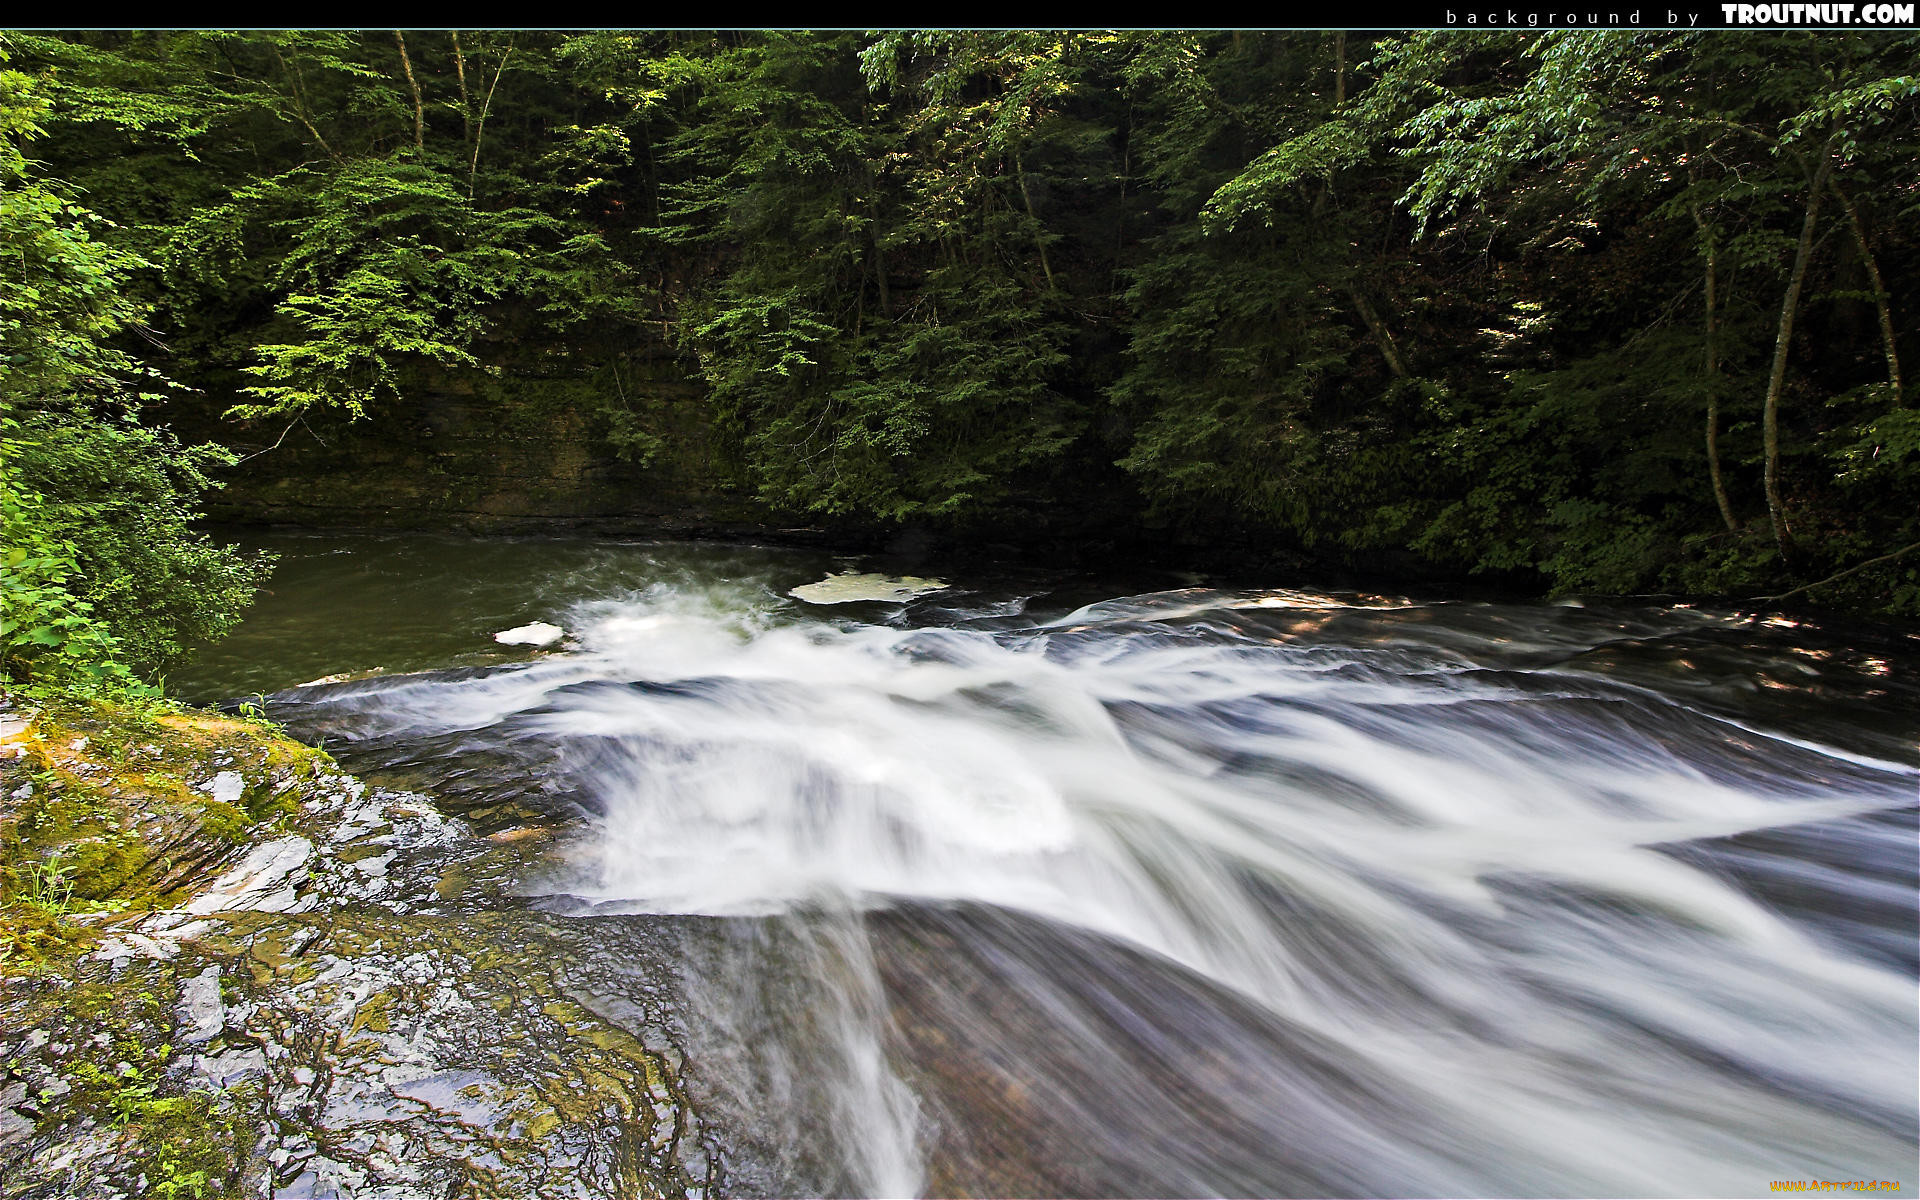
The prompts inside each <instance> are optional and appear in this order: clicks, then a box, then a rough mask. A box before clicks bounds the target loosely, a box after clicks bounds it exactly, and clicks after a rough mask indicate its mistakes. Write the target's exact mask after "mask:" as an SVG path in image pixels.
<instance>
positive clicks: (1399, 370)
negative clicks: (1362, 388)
mask: <svg viewBox="0 0 1920 1200" xmlns="http://www.w3.org/2000/svg"><path fill="white" fill-rule="evenodd" d="M1347 296H1348V298H1350V299H1351V300H1352V301H1353V307H1354V311H1355V312H1358V313H1359V314H1360V319H1361V320H1362V321H1365V322H1366V323H1367V331H1368V332H1369V333H1371V334H1373V340H1374V341H1375V342H1376V343H1377V344H1378V345H1379V347H1380V353H1381V354H1382V355H1384V356H1385V357H1386V360H1387V369H1388V370H1390V371H1392V372H1393V377H1394V378H1395V379H1405V378H1406V377H1407V362H1406V360H1405V359H1403V358H1401V357H1400V346H1399V344H1398V343H1396V342H1395V341H1394V340H1393V331H1392V330H1391V329H1388V328H1387V323H1386V322H1385V321H1382V320H1381V319H1380V314H1379V312H1377V311H1376V310H1375V309H1374V307H1373V303H1372V301H1370V300H1368V299H1367V298H1366V297H1365V296H1364V295H1362V294H1361V292H1360V288H1359V287H1358V285H1356V284H1352V283H1349V284H1348V285H1347Z"/></svg>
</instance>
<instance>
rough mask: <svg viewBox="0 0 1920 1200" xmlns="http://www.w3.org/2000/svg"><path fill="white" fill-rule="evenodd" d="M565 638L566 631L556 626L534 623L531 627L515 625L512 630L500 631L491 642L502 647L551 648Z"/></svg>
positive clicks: (539, 622)
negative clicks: (497, 643)
mask: <svg viewBox="0 0 1920 1200" xmlns="http://www.w3.org/2000/svg"><path fill="white" fill-rule="evenodd" d="M565 636H567V631H566V630H564V629H562V628H560V627H559V626H558V625H549V624H547V623H546V622H545V621H535V622H534V623H533V624H531V625H516V626H515V627H514V628H512V629H502V630H501V631H500V632H499V633H496V634H494V635H493V640H494V641H496V642H499V643H500V644H501V645H503V646H551V645H553V644H554V643H555V642H557V641H559V640H560V639H561V638H563V637H565Z"/></svg>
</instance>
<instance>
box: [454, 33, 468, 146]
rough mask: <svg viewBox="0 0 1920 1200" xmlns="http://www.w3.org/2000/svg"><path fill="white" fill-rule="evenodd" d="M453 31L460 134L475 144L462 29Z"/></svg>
mask: <svg viewBox="0 0 1920 1200" xmlns="http://www.w3.org/2000/svg"><path fill="white" fill-rule="evenodd" d="M452 32H453V74H454V77H455V78H457V79H459V81H460V136H461V137H462V138H463V139H465V141H466V143H467V145H469V146H471V145H473V101H472V100H471V99H470V98H468V96H467V56H466V55H465V54H463V53H461V51H460V31H459V30H458V29H455V30H453V31H452Z"/></svg>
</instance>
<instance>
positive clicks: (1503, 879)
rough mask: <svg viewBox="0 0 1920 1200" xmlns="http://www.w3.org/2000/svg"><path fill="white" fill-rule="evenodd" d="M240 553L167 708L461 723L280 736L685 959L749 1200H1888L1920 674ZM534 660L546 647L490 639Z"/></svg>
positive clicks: (422, 559) (1423, 629)
mask: <svg viewBox="0 0 1920 1200" xmlns="http://www.w3.org/2000/svg"><path fill="white" fill-rule="evenodd" d="M283 548H284V549H286V550H287V553H288V558H289V565H290V569H285V570H283V572H282V575H281V577H280V581H279V583H278V584H277V585H276V586H277V588H278V592H279V594H278V595H276V596H275V597H273V598H271V599H270V600H269V601H268V602H267V603H266V604H265V605H263V607H262V610H261V612H260V614H259V616H258V619H257V620H255V621H253V622H251V623H250V624H249V626H248V627H247V629H246V630H244V631H243V633H242V635H241V637H240V639H239V640H237V641H235V642H232V643H229V645H228V648H227V650H225V651H224V652H223V655H224V657H222V658H218V659H210V660H209V661H208V662H206V663H205V664H203V665H202V666H201V667H200V668H199V669H198V673H197V674H195V675H191V676H188V677H185V678H184V679H183V680H182V681H179V682H180V683H181V684H182V685H183V686H185V687H186V688H187V690H189V691H190V692H192V691H197V692H198V693H199V694H202V695H208V696H210V695H215V694H234V693H240V692H267V691H273V690H275V689H277V688H283V687H286V686H287V685H289V684H292V683H296V682H300V681H301V679H304V678H310V677H312V676H316V675H320V674H325V673H328V672H331V671H339V670H344V669H352V668H361V667H374V666H381V667H386V668H389V669H395V668H402V669H418V668H426V667H446V666H456V667H460V668H464V669H459V670H452V671H445V670H442V671H435V672H430V673H427V674H419V675H411V676H384V677H376V678H372V679H367V680H364V681H360V682H351V683H341V684H334V685H323V686H316V687H307V688H301V689H298V690H295V691H291V692H284V693H282V694H280V695H278V696H276V697H275V698H274V702H273V704H272V705H271V708H272V711H273V712H274V713H275V715H278V716H280V717H282V718H283V719H286V720H288V721H290V722H292V723H293V725H294V727H295V728H296V729H297V730H300V731H303V732H307V733H309V734H312V735H315V736H325V737H326V738H327V739H328V744H329V746H330V748H333V749H335V751H336V753H338V754H340V755H341V757H342V758H343V760H345V761H346V762H347V763H348V764H349V765H358V766H362V767H365V768H368V769H375V770H381V771H386V772H389V773H390V774H392V775H394V776H395V777H398V778H403V779H405V780H406V781H407V782H410V783H414V784H416V785H421V786H428V787H431V788H433V789H435V790H436V791H437V792H438V793H439V794H441V795H442V796H444V797H446V799H447V802H448V803H449V804H451V805H454V806H456V807H458V808H459V809H460V811H462V812H463V813H465V814H466V815H468V816H469V817H470V818H471V819H473V820H475V821H477V822H479V823H481V824H482V825H483V826H486V825H487V824H489V823H491V824H494V825H505V824H509V823H514V822H520V821H526V820H548V821H562V822H567V823H569V824H570V826H571V827H572V828H574V829H575V830H576V831H577V836H575V837H574V838H573V839H572V840H571V843H570V844H571V846H572V851H571V854H570V856H569V858H568V861H567V862H566V863H565V864H564V865H563V866H560V867H558V868H556V867H553V866H551V865H548V866H545V867H542V868H540V869H538V870H536V869H534V868H531V867H530V868H529V872H528V876H527V878H526V879H525V880H524V882H523V887H524V891H525V892H526V894H527V895H528V896H529V897H532V898H533V899H532V902H534V903H538V904H540V905H542V906H544V907H547V908H549V909H552V910H554V911H560V912H568V913H575V914H578V915H579V917H580V919H582V920H594V919H603V918H610V917H611V916H613V915H614V914H656V915H660V916H666V917H669V918H671V919H672V920H674V921H675V922H677V926H676V928H677V929H678V934H677V936H678V937H679V938H680V944H681V950H680V957H681V960H682V962H683V964H684V966H683V976H684V979H683V989H682V990H683V997H682V1002H683V1003H684V1005H685V1008H686V1022H687V1026H688V1028H689V1031H690V1033H689V1037H690V1039H691V1041H690V1046H689V1061H690V1068H689V1069H690V1071H691V1072H692V1073H693V1076H694V1078H695V1080H696V1082H697V1083H698V1084H699V1086H701V1087H702V1088H703V1089H705V1092H706V1097H707V1100H708V1103H709V1104H710V1105H711V1106H712V1108H713V1110H714V1111H716V1112H718V1113H720V1114H722V1116H723V1117H724V1119H725V1121H726V1123H727V1125H728V1127H729V1128H730V1129H731V1130H732V1137H733V1138H734V1139H735V1143H736V1151H735V1156H734V1159H733V1161H732V1164H731V1169H732V1171H733V1181H734V1184H735V1185H736V1187H737V1189H738V1190H739V1191H742V1192H756V1191H757V1192H767V1193H788V1194H794V1193H798V1194H826V1193H872V1194H881V1195H907V1194H913V1193H921V1192H933V1193H941V1194H949V1193H957V1192H971V1193H974V1194H982V1193H985V1194H1015V1193H1021V1194H1038V1193H1053V1194H1071V1195H1211V1194H1232V1195H1407V1196H1411V1195H1451V1196H1469V1195H1532V1196H1546V1195H1696V1196H1706V1195H1725V1194H1752V1193H1756V1192H1765V1191H1767V1190H1768V1185H1769V1183H1770V1181H1772V1180H1800V1179H1829V1180H1868V1179H1872V1180H1891V1181H1899V1182H1901V1183H1902V1185H1903V1188H1904V1189H1911V1188H1913V1187H1915V1186H1916V1185H1920V1177H1917V1176H1916V1171H1915V1167H1916V1162H1915V1146H1916V1102H1917V1100H1916V1089H1917V1088H1920V1083H1917V1082H1916V1080H1917V1078H1920V1071H1917V1067H1920V1061H1917V1060H1920V1042H1917V1034H1916V995H1917V993H1916V983H1915V980H1916V972H1917V971H1920V964H1917V961H1916V959H1917V957H1920V956H1917V955H1916V936H1917V934H1920V929H1917V927H1916V894H1917V891H1920V865H1917V863H1916V858H1917V856H1920V849H1917V847H1920V834H1917V828H1920V825H1917V817H1916V814H1917V813H1920V795H1917V788H1920V750H1917V749H1916V745H1915V732H1916V730H1920V684H1917V683H1916V678H1915V666H1916V664H1917V663H1920V639H1917V638H1916V637H1915V635H1910V634H1901V633H1897V632H1888V631H1884V630H1876V631H1871V632H1863V631H1857V630H1856V631H1842V630H1823V629H1819V628H1814V627H1810V626H1803V625H1796V624H1794V623H1791V622H1782V621H1778V620H1776V621H1775V622H1772V623H1760V624H1755V623H1752V622H1747V621H1744V620H1741V619H1738V618H1735V617H1732V616H1728V615H1719V614H1712V613H1705V612H1698V611H1693V610H1689V609H1681V608H1667V609H1661V608H1624V607H1609V608H1601V607H1597V606H1596V607H1579V606H1564V605H1561V606H1548V605H1513V604H1504V605H1503V604H1485V603H1458V602H1455V603H1421V602H1416V601H1409V600H1401V599H1393V598H1382V597H1369V596H1358V595H1351V594H1343V595H1338V596H1333V595H1320V594H1316V593H1312V592H1306V591H1298V590H1289V589H1284V588H1273V589H1267V590H1257V591H1248V590H1207V589H1199V588H1179V589H1174V590H1164V591H1155V592H1144V593H1140V594H1131V595H1124V596H1117V597H1114V598H1106V599H1101V600H1099V601H1097V602H1094V603H1090V604H1083V603H1081V601H1082V600H1083V599H1084V598H1085V592H1084V587H1085V585H1084V584H1081V585H1076V586H1077V587H1078V588H1080V589H1082V590H1081V591H1080V593H1079V594H1072V595H1070V594H1069V592H1068V591H1067V590H1065V589H1064V588H1063V586H1062V585H1061V584H1060V583H1059V581H1048V580H1038V579H1026V580H1018V581H1013V582H1008V581H1005V580H1002V581H997V582H986V583H977V584H975V583H969V582H968V581H964V580H963V581H957V582H960V583H961V584H963V585H965V586H962V587H959V588H956V589H955V590H953V591H951V592H948V593H944V594H941V595H936V596H931V597H927V598H925V599H922V600H919V601H915V602H912V603H911V604H907V605H904V606H902V605H877V604H875V605H854V606H842V607H838V608H834V609H824V608H814V607H811V606H808V605H805V604H802V603H800V602H798V601H795V600H792V599H789V598H787V597H786V595H785V593H786V590H787V589H788V588H790V587H792V586H793V585H795V584H799V583H803V582H807V581H809V580H811V579H815V578H818V577H819V575H820V574H821V573H822V571H823V570H824V569H825V568H827V567H829V566H831V565H832V563H831V560H829V559H827V558H825V557H824V556H819V555H807V554H794V553H776V552H772V551H762V550H751V549H740V548H735V549H728V548H715V547H699V546H684V545H683V546H617V545H611V544H604V543H599V544H590V543H506V542H480V543H456V542H451V541H438V542H436V541H429V540H421V539H393V540H388V541H380V542H333V541H326V540H318V539H308V540H304V541H288V542H286V543H284V545H283ZM1126 590H1131V589H1126ZM1094 594H1096V595H1097V594H1098V593H1094ZM1109 595H1110V596H1111V595H1112V593H1109ZM535 619H543V620H550V621H553V622H555V623H557V624H560V625H562V626H564V627H565V628H567V629H568V630H570V631H572V633H573V635H574V637H573V640H572V641H570V642H569V643H568V645H567V646H565V647H564V648H563V649H562V650H561V651H560V652H558V653H554V654H550V655H542V656H528V655H524V654H506V653H502V652H501V651H500V648H498V647H494V646H492V645H491V643H490V642H488V641H487V639H486V634H487V633H488V632H490V631H491V630H495V629H501V628H505V627H507V626H508V625H514V624H519V623H522V622H525V621H529V620H535Z"/></svg>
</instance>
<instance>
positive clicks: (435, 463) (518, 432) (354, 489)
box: [168, 352, 773, 533]
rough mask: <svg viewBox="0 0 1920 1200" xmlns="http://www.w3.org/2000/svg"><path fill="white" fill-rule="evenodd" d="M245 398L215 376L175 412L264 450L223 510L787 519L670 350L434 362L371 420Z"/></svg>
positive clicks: (586, 524)
mask: <svg viewBox="0 0 1920 1200" xmlns="http://www.w3.org/2000/svg"><path fill="white" fill-rule="evenodd" d="M238 399H240V397H239V396H238V395H237V394H235V393H234V392H232V391H231V390H230V389H229V390H226V391H222V390H221V389H218V388H212V387H210V388H209V389H208V391H207V393H206V394H205V395H203V396H202V397H200V398H199V399H197V400H196V401H195V402H193V403H189V404H183V405H179V406H177V411H174V412H171V413H169V414H168V415H169V418H170V419H171V421H172V423H173V424H174V426H175V428H176V430H177V431H178V432H179V433H180V435H181V436H182V437H183V438H184V439H187V440H191V441H215V442H220V443H221V444H224V445H229V446H233V447H234V448H236V449H237V450H239V452H240V453H242V454H243V455H248V456H249V457H247V458H246V460H245V461H244V462H242V463H241V464H240V465H238V466H236V467H234V468H232V469H230V470H228V471H227V472H225V473H224V478H225V480H226V485H227V486H226V487H225V488H224V489H222V490H220V491H216V492H213V493H210V494H209V495H208V496H207V497H206V503H205V508H206V511H207V515H208V516H209V517H210V518H211V519H213V520H215V521H220V522H224V523H236V524H288V525H301V526H314V527H360V528H379V529H436V530H463V531H471V532H526V531H536V530H541V529H551V528H583V529H594V530H610V531H622V530H626V529H644V530H648V531H654V532H662V533H702V532H714V533H728V532H734V531H742V532H744V531H749V530H751V529H753V528H755V527H758V526H761V525H765V524H767V523H769V522H770V521H772V520H773V517H772V515H771V514H770V513H768V512H767V511H766V510H765V509H764V508H763V507H762V506H760V505H758V504H757V503H755V502H754V501H753V499H752V498H751V496H750V495H749V494H747V493H746V492H744V491H742V490H741V489H739V488H738V487H737V485H735V483H734V482H733V480H732V479H731V478H730V476H729V473H728V471H727V469H726V466H725V463H724V461H723V459H722V455H721V452H720V449H719V447H718V443H717V439H716V437H715V433H714V430H713V429H712V428H711V423H710V420H709V416H708V412H707V410H706V408H705V406H704V405H703V404H702V403H701V402H700V387H699V385H698V384H697V383H695V382H692V381H690V380H689V379H688V377H687V372H686V369H685V367H684V366H683V365H682V364H680V363H679V362H678V361H677V360H675V359H673V358H671V357H668V356H665V355H664V352H662V354H661V355H659V356H656V357H652V358H645V357H642V358H639V359H637V360H636V361H635V362H633V363H630V364H628V365H627V366H626V367H624V368H622V370H621V371H620V373H619V374H617V375H616V374H615V372H614V371H613V369H612V368H604V369H602V370H600V371H599V372H597V373H593V374H580V373H570V372H568V371H567V370H566V369H564V367H562V366H556V365H555V364H554V363H552V362H549V361H546V356H541V360H540V361H538V362H534V363H525V362H517V363H513V364H510V365H503V366H501V367H500V368H499V372H498V374H493V373H479V372H474V373H468V374H466V375H461V376H453V377H449V376H439V375H433V376H427V375H422V376H420V377H418V378H416V379H415V380H413V381H412V382H411V383H410V384H409V385H408V387H407V388H406V390H405V391H404V393H403V394H402V395H401V396H399V397H396V398H391V399H386V400H382V401H380V402H379V403H378V404H377V406H376V407H375V408H373V409H372V410H370V415H369V417H368V418H366V419H363V420H360V421H347V420H345V419H343V418H341V417H339V416H336V415H332V414H322V413H313V414H309V415H308V416H307V417H305V418H304V419H303V420H301V421H299V422H295V423H293V424H291V425H289V424H288V423H287V422H284V421H268V420H263V421H260V422H256V423H253V424H251V425H240V424H236V423H234V422H230V421H226V420H224V419H223V418H222V416H221V413H222V412H223V411H224V410H225V409H226V408H227V407H228V406H229V405H231V404H232V403H234V402H236V401H237V400H238ZM283 433H284V437H283V436H282V434H283Z"/></svg>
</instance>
